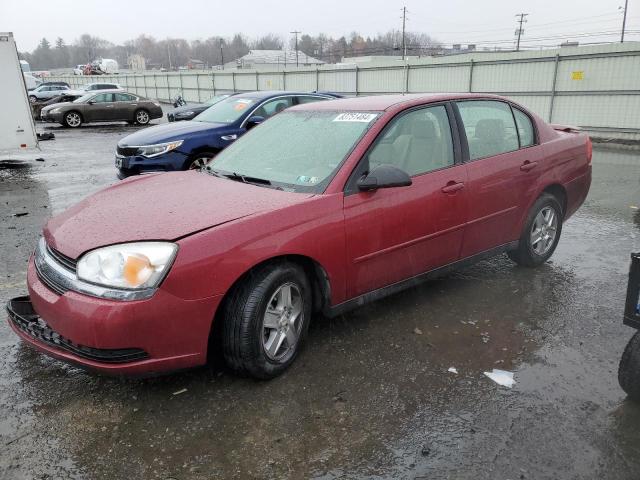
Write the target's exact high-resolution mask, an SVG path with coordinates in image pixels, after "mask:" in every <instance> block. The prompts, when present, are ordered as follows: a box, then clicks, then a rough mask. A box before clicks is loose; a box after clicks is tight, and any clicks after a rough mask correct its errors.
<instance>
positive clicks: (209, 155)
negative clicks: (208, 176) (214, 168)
mask: <svg viewBox="0 0 640 480" xmlns="http://www.w3.org/2000/svg"><path fill="white" fill-rule="evenodd" d="M215 156H216V153H215V152H201V153H196V154H194V155H192V156H191V157H189V160H187V162H186V164H185V168H184V169H185V170H200V169H201V168H203V167H206V166H207V165H209V164H210V163H211V160H213V159H214V158H215Z"/></svg>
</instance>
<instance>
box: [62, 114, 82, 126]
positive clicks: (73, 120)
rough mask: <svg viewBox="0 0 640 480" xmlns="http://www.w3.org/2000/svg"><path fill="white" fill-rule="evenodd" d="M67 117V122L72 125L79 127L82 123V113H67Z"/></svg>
mask: <svg viewBox="0 0 640 480" xmlns="http://www.w3.org/2000/svg"><path fill="white" fill-rule="evenodd" d="M65 118H66V120H67V124H68V125H69V126H70V127H78V126H79V125H80V124H81V123H82V119H81V118H80V115H78V114H77V113H75V112H71V113H67V116H66V117H65Z"/></svg>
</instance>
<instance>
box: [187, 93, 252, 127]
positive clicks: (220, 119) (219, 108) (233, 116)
mask: <svg viewBox="0 0 640 480" xmlns="http://www.w3.org/2000/svg"><path fill="white" fill-rule="evenodd" d="M259 101H260V100H259V99H256V98H242V97H229V98H227V99H226V100H222V101H221V102H218V103H216V104H215V105H212V106H211V107H209V108H207V109H206V110H205V111H204V112H202V113H201V114H200V115H197V116H196V117H195V118H194V119H193V120H194V121H196V122H210V123H226V124H229V123H233V122H235V121H236V120H238V119H239V118H240V117H241V116H242V115H243V114H244V113H246V112H247V110H248V109H249V108H251V107H252V106H254V105H255V104H257V103H258V102H259Z"/></svg>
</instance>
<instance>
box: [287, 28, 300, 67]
mask: <svg viewBox="0 0 640 480" xmlns="http://www.w3.org/2000/svg"><path fill="white" fill-rule="evenodd" d="M289 33H292V34H294V35H295V36H296V68H298V34H299V33H302V32H299V31H298V30H295V31H293V32H289Z"/></svg>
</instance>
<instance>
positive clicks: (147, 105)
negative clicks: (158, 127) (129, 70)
mask: <svg viewBox="0 0 640 480" xmlns="http://www.w3.org/2000/svg"><path fill="white" fill-rule="evenodd" d="M71 92H73V91H71ZM40 118H41V119H42V120H44V121H45V122H55V123H60V124H61V125H64V126H66V127H71V128H77V127H79V126H80V125H82V124H83V123H91V122H117V121H124V122H127V123H130V124H134V123H137V124H139V125H146V124H147V123H149V121H150V120H152V119H154V118H162V107H161V106H160V102H158V101H156V100H149V99H147V98H144V97H140V96H137V95H134V94H132V93H127V92H104V91H103V92H100V93H97V92H96V93H88V94H86V95H83V96H82V97H80V98H78V99H77V100H74V101H73V102H70V103H56V104H53V105H49V106H48V107H45V108H43V109H42V111H41V112H40Z"/></svg>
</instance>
